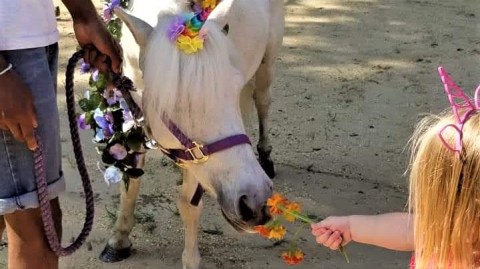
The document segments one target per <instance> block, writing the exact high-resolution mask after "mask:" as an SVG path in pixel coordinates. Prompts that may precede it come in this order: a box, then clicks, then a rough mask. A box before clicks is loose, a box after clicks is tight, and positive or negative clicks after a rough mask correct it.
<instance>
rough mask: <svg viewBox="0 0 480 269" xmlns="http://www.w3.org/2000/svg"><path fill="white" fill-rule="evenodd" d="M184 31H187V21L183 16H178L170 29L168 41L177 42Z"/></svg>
mask: <svg viewBox="0 0 480 269" xmlns="http://www.w3.org/2000/svg"><path fill="white" fill-rule="evenodd" d="M183 31H185V19H184V18H183V17H182V16H176V17H175V19H173V21H172V23H171V24H170V28H168V32H167V35H168V39H170V41H175V40H176V39H177V38H178V36H179V35H181V34H182V33H183Z"/></svg>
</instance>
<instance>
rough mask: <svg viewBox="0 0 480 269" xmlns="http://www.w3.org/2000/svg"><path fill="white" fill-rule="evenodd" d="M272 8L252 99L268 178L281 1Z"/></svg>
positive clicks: (259, 148) (271, 171) (260, 153)
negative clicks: (272, 101)
mask: <svg viewBox="0 0 480 269" xmlns="http://www.w3.org/2000/svg"><path fill="white" fill-rule="evenodd" d="M276 2H277V3H276V4H275V5H274V6H272V8H271V10H270V11H271V14H270V25H271V29H270V31H269V38H268V44H267V48H266V50H265V55H264V57H263V60H262V63H261V64H260V67H259V68H258V70H257V72H256V73H255V90H254V92H253V99H254V101H255V106H256V108H257V113H258V124H259V140H258V145H257V151H258V157H259V161H260V165H261V166H262V168H263V170H265V172H266V173H267V175H268V176H269V177H270V178H273V177H275V168H274V165H273V161H272V159H271V158H270V153H271V152H272V145H271V144H270V139H269V137H268V130H269V128H268V110H269V108H270V103H271V97H270V92H271V85H272V81H273V76H274V73H275V59H276V57H277V55H278V53H279V52H280V48H281V46H282V39H283V32H284V24H285V19H284V11H283V3H282V1H276Z"/></svg>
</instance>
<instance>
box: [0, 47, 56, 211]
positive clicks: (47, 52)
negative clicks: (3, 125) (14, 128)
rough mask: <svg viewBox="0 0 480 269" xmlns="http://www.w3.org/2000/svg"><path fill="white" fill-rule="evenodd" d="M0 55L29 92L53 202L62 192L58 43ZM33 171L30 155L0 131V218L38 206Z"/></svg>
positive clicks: (30, 153)
mask: <svg viewBox="0 0 480 269" xmlns="http://www.w3.org/2000/svg"><path fill="white" fill-rule="evenodd" d="M0 53H1V54H2V55H3V56H4V57H5V58H6V59H7V61H8V62H10V63H11V64H12V65H13V69H14V70H15V72H17V73H18V74H19V75H20V76H21V77H22V78H23V81H24V82H25V83H26V84H27V85H28V86H29V88H30V90H31V91H32V96H33V100H34V104H35V109H36V113H37V121H38V129H37V133H38V135H39V136H40V139H41V140H42V142H43V145H44V153H45V160H46V167H45V169H46V172H47V180H48V191H49V195H50V198H51V199H53V198H55V197H57V196H58V195H59V194H60V193H61V192H64V191H65V180H64V178H63V173H62V166H61V148H60V124H59V117H58V108H57V92H56V87H57V83H56V81H57V58H58V44H53V45H50V46H47V47H42V48H33V49H22V50H10V51H0ZM1 89H2V87H1V85H0V90H1ZM33 172H34V171H33V155H32V152H31V151H30V150H29V149H28V148H27V147H26V145H25V144H24V143H22V142H18V141H17V140H15V139H14V138H13V136H12V135H11V134H10V132H8V131H2V130H0V215H4V214H7V213H11V212H13V211H15V210H21V209H27V208H34V207H38V197H37V193H36V190H37V185H36V182H35V178H34V174H33Z"/></svg>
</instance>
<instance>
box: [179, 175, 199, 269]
mask: <svg viewBox="0 0 480 269" xmlns="http://www.w3.org/2000/svg"><path fill="white" fill-rule="evenodd" d="M197 186H198V181H197V180H196V179H195V177H194V176H193V175H192V174H191V173H190V172H188V171H187V170H185V171H184V173H183V185H182V190H181V192H180V195H179V197H178V201H177V207H178V210H179V211H180V216H181V217H182V220H183V224H184V227H185V248H184V249H183V254H182V262H183V269H199V268H200V252H199V251H198V221H199V220H200V215H201V213H202V208H203V203H202V201H200V204H199V205H198V206H193V205H191V204H190V201H191V199H192V197H193V194H194V193H195V190H196V189H197Z"/></svg>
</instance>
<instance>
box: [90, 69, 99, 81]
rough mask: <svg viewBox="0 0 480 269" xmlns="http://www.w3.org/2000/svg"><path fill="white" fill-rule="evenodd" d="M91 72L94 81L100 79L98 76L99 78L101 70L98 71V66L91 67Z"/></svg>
mask: <svg viewBox="0 0 480 269" xmlns="http://www.w3.org/2000/svg"><path fill="white" fill-rule="evenodd" d="M91 72H92V79H93V81H95V82H96V81H98V78H99V72H98V69H96V68H92V69H91Z"/></svg>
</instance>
